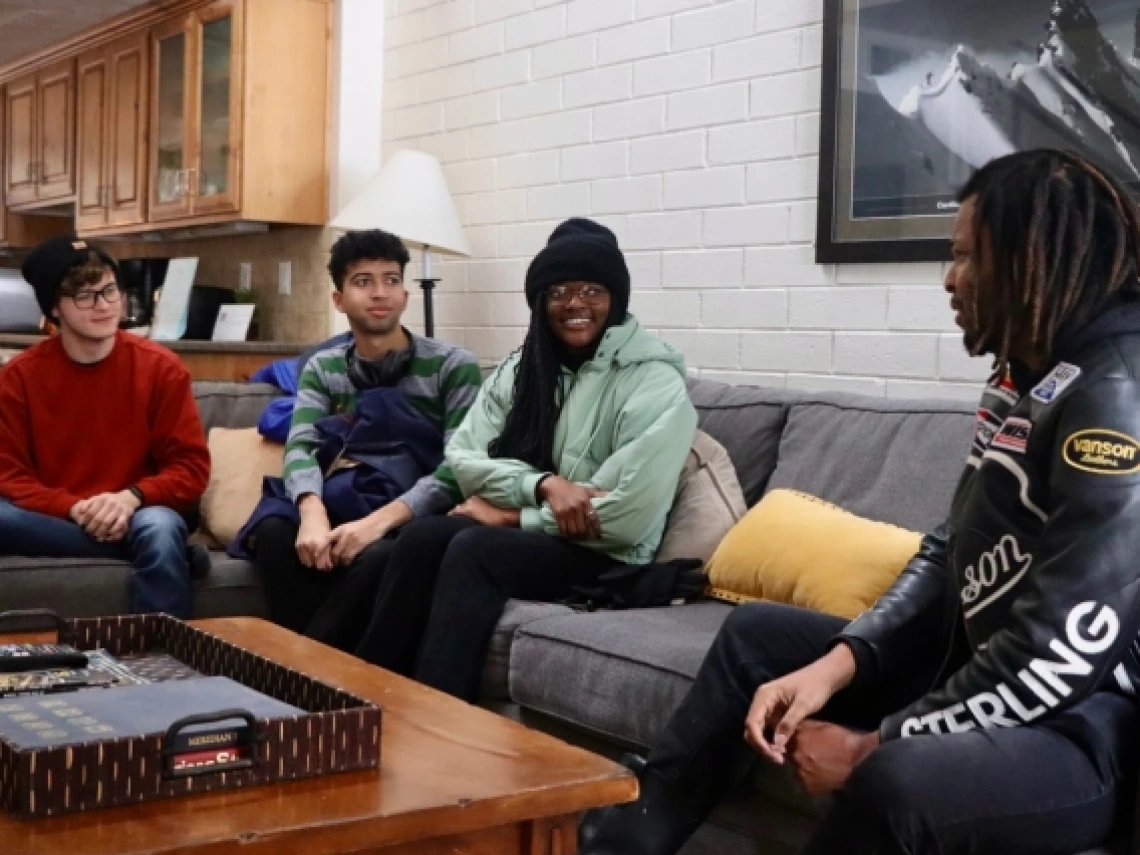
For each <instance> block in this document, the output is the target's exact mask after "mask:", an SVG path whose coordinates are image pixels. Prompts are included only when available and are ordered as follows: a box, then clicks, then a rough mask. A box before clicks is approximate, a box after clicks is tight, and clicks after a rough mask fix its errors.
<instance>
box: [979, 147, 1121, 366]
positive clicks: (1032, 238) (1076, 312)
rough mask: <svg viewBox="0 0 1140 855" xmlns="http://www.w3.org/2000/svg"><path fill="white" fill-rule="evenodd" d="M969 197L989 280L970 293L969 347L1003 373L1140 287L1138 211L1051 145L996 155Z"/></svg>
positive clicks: (1107, 181)
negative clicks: (973, 335) (972, 327)
mask: <svg viewBox="0 0 1140 855" xmlns="http://www.w3.org/2000/svg"><path fill="white" fill-rule="evenodd" d="M971 197H973V198H975V200H976V201H975V214H974V245H975V253H976V256H977V258H978V259H979V260H980V262H981V263H982V265H983V266H984V268H985V269H986V272H987V274H988V277H987V278H989V279H990V281H991V284H992V287H990V288H985V289H981V288H974V289H973V294H972V300H971V303H972V305H971V306H970V311H971V312H972V314H973V317H974V319H975V320H976V321H978V322H979V323H980V325H981V329H980V330H979V335H978V336H977V339H976V340H975V342H974V343H973V345H972V350H973V351H974V352H975V353H980V352H981V351H982V350H983V349H987V350H990V351H992V352H993V353H994V355H995V356H996V357H997V363H998V366H997V367H998V370H999V371H1003V372H1004V371H1005V369H1006V366H1007V365H1008V362H1009V357H1010V353H1011V351H1012V350H1013V349H1014V348H1020V349H1028V350H1029V351H1030V352H1032V353H1035V354H1038V355H1040V356H1045V357H1047V356H1049V355H1050V354H1051V353H1052V350H1053V347H1054V344H1055V342H1056V339H1057V335H1058V333H1059V332H1060V331H1062V330H1063V329H1065V328H1073V329H1075V328H1079V327H1081V326H1083V325H1084V324H1085V323H1087V322H1088V321H1089V320H1091V319H1092V317H1093V315H1094V313H1095V312H1096V311H1098V310H1099V309H1100V307H1101V306H1103V305H1104V303H1105V301H1106V300H1108V299H1109V298H1111V297H1113V296H1114V295H1117V294H1136V293H1137V292H1138V291H1140V283H1138V279H1137V277H1138V276H1140V215H1138V213H1137V209H1136V206H1135V204H1134V203H1133V202H1132V200H1131V199H1130V198H1129V197H1128V194H1127V191H1126V190H1125V189H1124V188H1123V187H1122V186H1121V185H1120V184H1118V183H1117V182H1116V180H1115V179H1113V178H1111V177H1109V176H1108V175H1107V174H1106V173H1105V172H1103V171H1102V170H1101V169H1099V168H1098V167H1096V166H1094V165H1093V164H1091V163H1089V162H1088V161H1087V160H1085V159H1084V158H1082V157H1080V156H1078V155H1076V154H1072V153H1069V152H1061V151H1053V150H1049V149H1042V150H1040V151H1031V152H1022V153H1018V154H1012V155H1008V156H1006V157H1002V158H999V159H997V160H994V161H992V162H991V163H989V164H988V165H986V166H985V167H983V168H982V169H980V170H979V171H978V172H976V173H975V174H974V176H973V177H972V178H971V179H970V181H969V182H968V183H967V184H966V186H965V187H964V188H963V189H962V191H961V193H960V194H959V200H960V201H965V200H966V199H969V198H971Z"/></svg>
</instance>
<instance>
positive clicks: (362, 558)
mask: <svg viewBox="0 0 1140 855" xmlns="http://www.w3.org/2000/svg"><path fill="white" fill-rule="evenodd" d="M393 545H394V540H392V539H383V540H378V541H376V542H375V543H372V544H369V545H368V546H367V547H366V548H365V549H364V551H363V552H361V553H360V555H358V556H357V557H356V560H355V561H353V562H352V563H351V564H349V565H348V566H347V567H336V568H334V569H332V570H330V571H328V572H324V571H320V570H314V569H313V568H311V567H306V566H305V565H304V564H302V563H301V559H300V558H299V557H298V556H297V526H296V524H294V523H292V522H290V521H289V520H286V519H284V518H282V517H270V518H268V519H266V520H265V521H264V522H263V523H261V524H260V525H259V526H258V527H257V528H256V529H254V531H253V552H254V556H255V560H256V563H257V567H258V570H259V572H260V573H261V582H262V586H263V587H264V590H265V602H266V605H267V606H268V607H269V617H270V619H271V620H272V621H273V622H274V623H277V624H280V625H281V626H283V627H285V628H286V629H291V630H293V632H297V633H301V634H302V635H307V636H309V637H310V638H313V639H315V640H317V641H320V642H323V643H324V644H328V645H331V646H332V647H336V648H339V649H340V650H345V651H348V652H350V653H351V652H352V651H353V650H355V649H356V646H357V644H359V643H360V638H361V636H363V635H364V629H365V627H367V626H368V621H369V620H370V619H371V617H372V602H373V601H374V600H375V599H376V591H377V589H378V588H379V587H380V581H381V579H383V577H384V571H385V568H386V567H387V565H388V558H389V556H390V555H391V553H392V548H393Z"/></svg>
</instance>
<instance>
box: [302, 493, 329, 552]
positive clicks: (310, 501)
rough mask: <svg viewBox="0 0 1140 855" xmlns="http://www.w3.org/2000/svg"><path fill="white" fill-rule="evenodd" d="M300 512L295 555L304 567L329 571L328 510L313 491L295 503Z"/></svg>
mask: <svg viewBox="0 0 1140 855" xmlns="http://www.w3.org/2000/svg"><path fill="white" fill-rule="evenodd" d="M297 509H298V510H299V511H300V512H301V527H300V528H299V529H298V530H297V557H298V558H300V559H301V563H302V564H304V565H305V566H306V567H312V568H313V569H314V570H321V571H329V570H332V568H333V562H332V556H331V554H330V551H329V538H330V536H331V534H332V526H331V525H329V515H328V511H326V510H325V505H324V502H322V501H321V498H320V496H317V495H315V494H313V493H310V494H308V495H307V496H303V497H302V498H301V501H300V502H298V503H297Z"/></svg>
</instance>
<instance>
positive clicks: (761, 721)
mask: <svg viewBox="0 0 1140 855" xmlns="http://www.w3.org/2000/svg"><path fill="white" fill-rule="evenodd" d="M854 677H855V655H854V654H853V653H852V652H851V648H850V647H848V646H847V645H846V644H837V645H836V646H835V647H834V648H832V649H831V651H830V652H829V653H828V654H827V655H826V656H823V657H821V658H820V659H817V660H816V661H815V662H813V663H812V664H811V665H808V666H807V667H806V668H801V669H800V670H799V671H793V672H792V673H791V674H788V675H787V676H785V677H781V678H780V679H778V680H773V681H772V682H770V683H765V684H764V685H763V686H761V687H760V688H759V689H757V690H756V696H755V697H754V698H753V699H752V708H751V709H750V710H749V711H748V718H747V719H746V721H745V725H744V738H745V739H746V740H748V743H749V744H750V745H751V746H752V747H753V748H755V749H756V750H757V751H758V752H760V754H761V755H762V756H764V757H766V758H767V759H768V760H771V761H772V762H773V763H776V764H782V763H783V762H784V755H785V753H786V752H787V745H788V740H790V739H791V738H792V735H793V734H794V733H795V732H796V728H798V727H799V726H800V723H801V722H802V721H803V720H804V719H805V718H807V717H808V716H811V715H815V714H816V713H817V712H819V711H820V710H821V709H823V707H824V705H825V704H826V703H827V702H828V701H829V700H831V698H832V696H833V695H834V694H835V693H836V692H838V691H839V690H840V689H842V688H843V687H845V686H846V685H848V684H849V683H850V682H851V680H852V679H854ZM769 734H771V735H769Z"/></svg>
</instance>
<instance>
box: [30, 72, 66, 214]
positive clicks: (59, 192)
mask: <svg viewBox="0 0 1140 855" xmlns="http://www.w3.org/2000/svg"><path fill="white" fill-rule="evenodd" d="M36 88H37V93H36V107H37V115H36V120H37V121H36V132H37V133H36V136H37V139H36V154H37V161H36V165H35V168H34V169H33V172H34V173H35V176H36V181H37V184H38V186H37V188H36V198H37V200H38V201H39V202H54V201H59V200H65V199H67V198H68V197H70V196H72V195H74V193H75V62H74V61H73V60H70V59H66V60H64V61H63V62H57V63H55V64H54V65H50V66H48V67H47V68H45V69H44V70H43V71H41V72H40V73H39V75H38V79H37V81H36Z"/></svg>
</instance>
